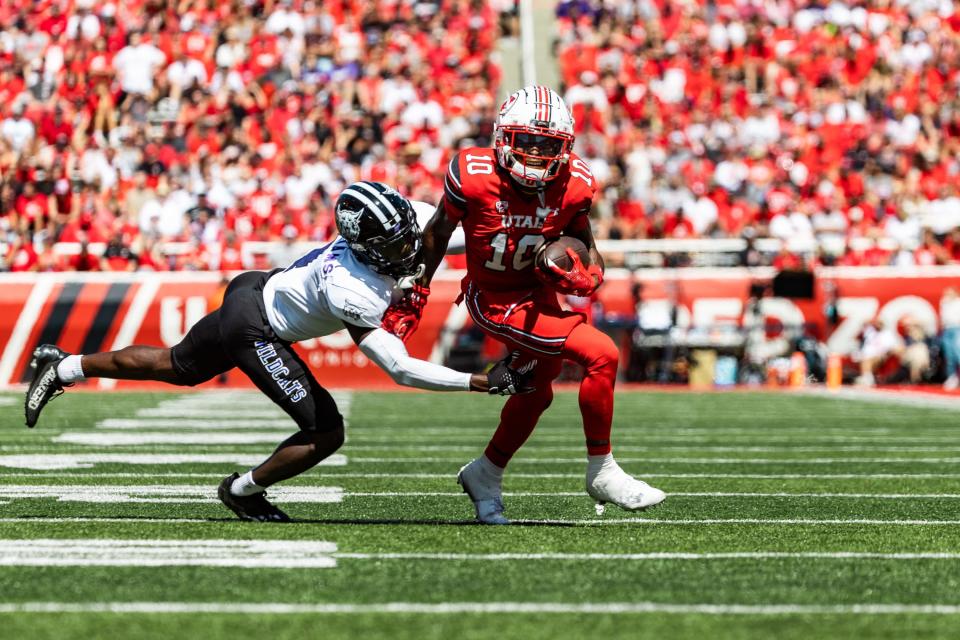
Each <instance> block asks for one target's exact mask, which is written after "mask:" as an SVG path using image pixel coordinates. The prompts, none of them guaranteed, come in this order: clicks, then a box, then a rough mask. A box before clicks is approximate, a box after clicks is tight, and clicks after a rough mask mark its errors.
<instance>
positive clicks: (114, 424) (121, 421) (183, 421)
mask: <svg viewBox="0 0 960 640" xmlns="http://www.w3.org/2000/svg"><path fill="white" fill-rule="evenodd" d="M97 427H98V428H100V429H218V428H234V429H266V428H276V429H284V430H286V431H291V430H293V429H296V428H297V425H296V423H294V421H293V419H292V418H290V417H289V416H286V417H282V418H259V419H256V420H251V419H249V418H228V419H221V420H200V419H194V418H191V417H190V416H189V415H188V414H183V417H182V418H179V419H169V418H150V419H147V418H108V419H106V420H101V421H100V422H98V423H97Z"/></svg>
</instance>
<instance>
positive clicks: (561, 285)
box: [547, 247, 603, 297]
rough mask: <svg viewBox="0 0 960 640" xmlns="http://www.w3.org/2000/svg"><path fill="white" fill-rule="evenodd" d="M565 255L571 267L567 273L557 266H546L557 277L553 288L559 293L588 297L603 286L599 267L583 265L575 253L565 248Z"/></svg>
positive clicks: (601, 272)
mask: <svg viewBox="0 0 960 640" xmlns="http://www.w3.org/2000/svg"><path fill="white" fill-rule="evenodd" d="M567 255H568V256H570V260H571V261H572V262H573V265H572V266H571V267H570V270H569V271H564V270H563V269H561V268H560V267H558V266H557V265H555V264H553V263H549V264H548V265H547V266H548V267H549V268H550V270H551V271H552V272H553V273H554V274H555V275H556V276H557V280H556V281H554V283H553V286H554V287H555V288H556V289H557V291H559V292H560V293H568V294H572V295H575V296H584V297H585V296H589V295H590V294H591V293H593V292H594V291H596V290H597V288H598V287H599V286H600V285H601V284H603V271H602V270H601V269H600V267H599V266H597V265H595V264H592V265H590V266H589V267H588V266H585V265H584V264H583V261H582V260H581V259H580V256H579V255H577V252H576V251H574V250H573V249H571V248H569V247H568V248H567Z"/></svg>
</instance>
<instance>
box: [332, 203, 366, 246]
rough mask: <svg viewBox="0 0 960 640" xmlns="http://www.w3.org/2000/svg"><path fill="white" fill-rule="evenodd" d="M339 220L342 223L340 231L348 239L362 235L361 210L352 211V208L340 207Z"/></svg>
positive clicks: (354, 238)
mask: <svg viewBox="0 0 960 640" xmlns="http://www.w3.org/2000/svg"><path fill="white" fill-rule="evenodd" d="M338 213H339V214H340V215H339V216H338V222H339V223H340V233H341V234H342V235H343V237H344V238H346V239H347V240H356V239H357V238H358V237H360V214H361V213H362V212H361V211H351V210H350V209H340V211H339V212H338Z"/></svg>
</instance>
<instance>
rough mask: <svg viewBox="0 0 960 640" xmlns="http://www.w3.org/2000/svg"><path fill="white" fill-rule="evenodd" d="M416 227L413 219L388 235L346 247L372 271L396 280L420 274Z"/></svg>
mask: <svg viewBox="0 0 960 640" xmlns="http://www.w3.org/2000/svg"><path fill="white" fill-rule="evenodd" d="M422 244H423V242H422V238H421V235H420V227H419V226H417V223H416V221H415V220H414V221H413V222H412V223H407V224H406V225H403V226H401V227H400V228H398V229H397V230H396V232H395V234H394V235H392V236H389V237H387V236H380V237H376V238H369V239H367V240H366V241H365V242H363V243H360V242H352V243H350V249H351V250H352V251H353V252H354V253H355V254H356V255H357V257H358V258H359V259H360V261H361V262H363V263H365V264H367V265H369V266H370V267H371V268H372V269H373V270H374V271H376V272H377V273H380V274H382V275H385V276H390V277H392V278H395V279H397V280H400V279H401V278H405V277H409V276H414V277H419V276H420V275H421V274H422V273H423V265H422V264H421V261H420V249H421V247H422Z"/></svg>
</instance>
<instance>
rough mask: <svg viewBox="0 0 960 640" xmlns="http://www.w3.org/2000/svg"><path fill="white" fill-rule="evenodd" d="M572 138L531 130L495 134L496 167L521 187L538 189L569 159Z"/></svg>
mask: <svg viewBox="0 0 960 640" xmlns="http://www.w3.org/2000/svg"><path fill="white" fill-rule="evenodd" d="M572 146H573V136H572V135H569V134H566V133H561V132H558V131H552V130H550V129H545V128H541V127H533V126H526V127H523V126H507V127H500V128H499V129H498V130H497V156H498V160H499V161H500V165H501V166H502V167H503V168H505V169H506V170H507V171H509V172H510V175H511V176H513V177H514V179H516V180H517V182H519V183H520V184H521V185H523V186H525V187H535V188H542V187H543V186H544V184H545V183H547V182H550V181H551V180H553V179H554V178H556V177H557V174H558V173H559V171H560V167H561V166H562V165H563V164H566V162H567V161H568V160H569V159H570V149H571V147H572Z"/></svg>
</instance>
